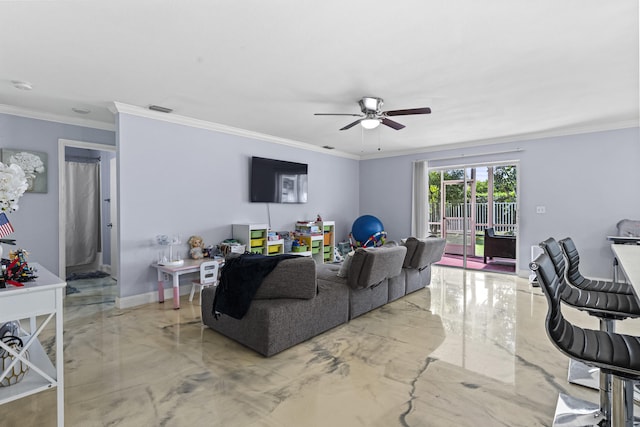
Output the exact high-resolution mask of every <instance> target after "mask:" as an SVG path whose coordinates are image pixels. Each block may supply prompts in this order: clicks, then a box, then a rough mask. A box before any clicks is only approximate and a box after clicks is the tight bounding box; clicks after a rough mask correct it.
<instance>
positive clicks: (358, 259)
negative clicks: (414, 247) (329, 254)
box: [347, 246, 407, 289]
mask: <svg viewBox="0 0 640 427" xmlns="http://www.w3.org/2000/svg"><path fill="white" fill-rule="evenodd" d="M406 253H407V248H405V247H404V246H381V247H378V248H358V249H356V251H355V253H354V254H353V260H351V265H350V267H349V274H348V278H347V283H348V284H349V286H350V287H351V288H353V289H364V288H368V287H371V286H374V285H377V284H379V283H381V282H382V281H383V280H385V279H386V278H388V277H393V276H397V275H398V274H400V271H401V270H402V262H403V260H404V257H405V254H406Z"/></svg>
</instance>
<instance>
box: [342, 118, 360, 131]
mask: <svg viewBox="0 0 640 427" xmlns="http://www.w3.org/2000/svg"><path fill="white" fill-rule="evenodd" d="M361 120H362V119H359V120H356V121H355V122H353V123H349V124H348V125H346V126H345V127H343V128H342V129H340V130H347V129H351V128H352V127H354V126H355V125H357V124H358V123H360V121H361Z"/></svg>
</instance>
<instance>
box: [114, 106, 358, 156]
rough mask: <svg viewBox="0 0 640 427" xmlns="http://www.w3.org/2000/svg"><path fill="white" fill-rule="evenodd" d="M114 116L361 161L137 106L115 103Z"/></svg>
mask: <svg viewBox="0 0 640 427" xmlns="http://www.w3.org/2000/svg"><path fill="white" fill-rule="evenodd" d="M109 109H110V110H111V111H112V112H113V113H114V114H118V113H120V114H129V115H133V116H138V117H145V118H149V119H153V120H161V121H164V122H169V123H174V124H179V125H184V126H189V127H194V128H198V129H205V130H212V131H215V132H221V133H226V134H229V135H236V136H242V137H245V138H251V139H257V140H260V141H267V142H272V143H274V144H280V145H286V146H288V147H293V148H299V149H302V150H307V151H315V152H317V153H322V154H328V155H330V156H336V157H344V158H347V159H353V160H360V156H357V155H354V154H350V153H346V152H344V151H340V150H327V149H326V148H322V147H318V146H316V145H312V144H308V143H306V142H300V141H295V140H292V139H286V138H280V137H277V136H273V135H268V134H264V133H259V132H253V131H250V130H246V129H240V128H235V127H232V126H227V125H223V124H220V123H214V122H209V121H206V120H200V119H194V118H192V117H186V116H181V115H178V114H173V113H161V112H158V111H152V110H149V109H146V108H142V107H138V106H135V105H129V104H124V103H121V102H114V103H113V105H112V106H110V108H109Z"/></svg>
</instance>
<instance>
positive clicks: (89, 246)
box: [66, 161, 100, 267]
mask: <svg viewBox="0 0 640 427" xmlns="http://www.w3.org/2000/svg"><path fill="white" fill-rule="evenodd" d="M66 185H67V191H66V211H67V218H66V232H67V234H66V249H67V250H66V254H67V258H66V260H67V266H69V267H71V266H75V265H84V264H91V263H93V262H94V261H95V260H96V257H97V254H98V250H99V247H100V164H99V163H79V162H69V161H67V162H66Z"/></svg>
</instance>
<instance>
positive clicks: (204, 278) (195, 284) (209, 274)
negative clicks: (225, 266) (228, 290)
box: [189, 261, 220, 304]
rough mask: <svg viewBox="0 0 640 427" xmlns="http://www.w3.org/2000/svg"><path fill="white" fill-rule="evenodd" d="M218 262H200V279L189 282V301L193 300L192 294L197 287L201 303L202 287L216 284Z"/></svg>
mask: <svg viewBox="0 0 640 427" xmlns="http://www.w3.org/2000/svg"><path fill="white" fill-rule="evenodd" d="M219 267H220V263H219V262H218V261H205V262H203V263H202V264H200V279H199V280H193V281H192V282H191V283H192V285H191V294H190V295H189V301H190V302H191V301H193V294H194V293H195V291H196V288H198V290H199V293H200V304H202V289H204V288H206V287H207V286H216V285H217V284H218V268H219Z"/></svg>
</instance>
